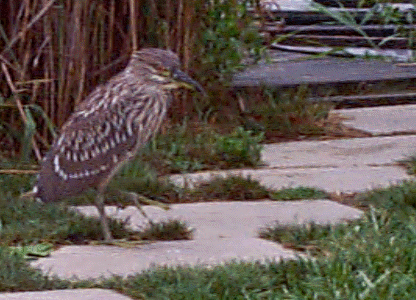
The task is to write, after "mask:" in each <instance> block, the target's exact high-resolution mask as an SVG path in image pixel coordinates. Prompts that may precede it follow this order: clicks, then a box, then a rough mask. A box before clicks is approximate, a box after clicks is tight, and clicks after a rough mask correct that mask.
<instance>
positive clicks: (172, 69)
mask: <svg viewBox="0 0 416 300" xmlns="http://www.w3.org/2000/svg"><path fill="white" fill-rule="evenodd" d="M175 71H176V70H175V68H171V69H170V74H171V76H172V78H173V79H177V78H178V72H175Z"/></svg>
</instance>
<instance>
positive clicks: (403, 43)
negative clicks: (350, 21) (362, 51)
mask: <svg viewBox="0 0 416 300" xmlns="http://www.w3.org/2000/svg"><path fill="white" fill-rule="evenodd" d="M384 39H385V37H363V36H348V35H307V34H296V35H293V36H289V37H287V38H286V39H284V40H282V41H280V42H279V43H280V44H285V45H315V46H316V45H326V46H333V47H351V46H360V47H369V46H371V45H370V43H369V42H368V40H370V41H372V42H373V43H374V44H376V45H378V44H379V43H381V42H382V41H383V40H384ZM379 47H380V48H381V49H386V48H394V49H408V47H409V40H408V39H407V38H399V37H395V38H390V39H389V40H388V41H387V42H385V43H384V44H383V45H381V46H379Z"/></svg>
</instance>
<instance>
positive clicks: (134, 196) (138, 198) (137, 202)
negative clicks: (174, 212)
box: [119, 191, 169, 225]
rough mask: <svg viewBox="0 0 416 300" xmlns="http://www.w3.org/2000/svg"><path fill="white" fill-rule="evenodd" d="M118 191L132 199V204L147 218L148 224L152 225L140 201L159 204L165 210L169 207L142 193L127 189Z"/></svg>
mask: <svg viewBox="0 0 416 300" xmlns="http://www.w3.org/2000/svg"><path fill="white" fill-rule="evenodd" d="M119 192H120V193H122V194H124V195H125V196H127V197H128V198H129V199H130V200H131V201H133V203H134V205H135V206H136V207H137V209H138V210H139V211H140V213H141V214H142V215H143V217H145V218H146V219H147V221H148V222H149V224H150V225H153V222H152V220H151V219H150V218H149V216H148V215H147V214H146V212H145V211H144V209H143V208H142V206H141V203H145V204H148V205H156V206H159V207H161V208H163V209H165V210H168V209H169V206H168V205H166V204H163V203H160V202H159V201H155V200H152V199H149V198H147V197H145V196H143V195H139V194H136V193H133V192H127V191H119Z"/></svg>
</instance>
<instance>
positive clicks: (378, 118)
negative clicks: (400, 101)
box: [334, 104, 416, 135]
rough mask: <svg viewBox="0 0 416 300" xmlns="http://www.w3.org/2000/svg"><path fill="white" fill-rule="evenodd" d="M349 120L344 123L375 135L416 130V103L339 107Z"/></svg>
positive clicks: (338, 111)
mask: <svg viewBox="0 0 416 300" xmlns="http://www.w3.org/2000/svg"><path fill="white" fill-rule="evenodd" d="M334 113H339V114H341V115H343V116H345V117H347V118H348V119H347V120H344V121H343V124H344V125H346V126H350V127H353V128H356V129H360V130H364V131H367V132H370V133H372V134H374V135H380V134H393V133H404V132H411V133H414V132H416V121H415V120H416V105H414V104H413V105H411V104H407V105H395V106H378V107H365V108H353V109H338V110H334Z"/></svg>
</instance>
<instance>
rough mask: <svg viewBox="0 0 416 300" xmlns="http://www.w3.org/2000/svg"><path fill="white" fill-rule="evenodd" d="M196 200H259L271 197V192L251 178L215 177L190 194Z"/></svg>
mask: <svg viewBox="0 0 416 300" xmlns="http://www.w3.org/2000/svg"><path fill="white" fill-rule="evenodd" d="M190 196H191V197H192V198H194V199H203V200H214V201H215V200H237V201H238V200H240V201H241V200H257V199H264V198H267V197H268V196H269V190H268V189H267V188H265V187H264V186H262V185H261V184H260V182H259V181H257V180H254V179H252V178H251V177H247V178H245V177H241V176H227V177H214V178H213V179H211V180H210V181H208V182H203V183H201V184H199V185H198V186H197V187H196V188H195V189H194V190H192V191H191V192H190Z"/></svg>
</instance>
